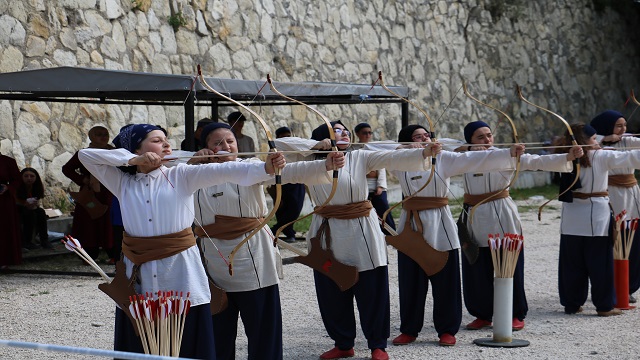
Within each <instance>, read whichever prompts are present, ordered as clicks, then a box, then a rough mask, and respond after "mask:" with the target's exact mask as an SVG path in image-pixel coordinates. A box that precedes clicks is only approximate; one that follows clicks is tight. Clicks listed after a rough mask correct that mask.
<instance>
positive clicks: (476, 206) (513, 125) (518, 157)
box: [462, 80, 520, 223]
mask: <svg viewBox="0 0 640 360" xmlns="http://www.w3.org/2000/svg"><path fill="white" fill-rule="evenodd" d="M462 89H463V91H464V94H465V95H466V96H467V97H468V98H469V99H471V100H473V101H475V102H476V103H478V104H480V105H482V106H485V107H488V108H489V109H492V110H493V111H496V112H498V113H499V114H501V115H502V116H504V118H505V119H507V121H509V124H510V125H511V131H512V132H513V142H514V143H516V144H517V143H519V142H520V139H519V137H518V130H517V129H516V124H515V123H514V122H513V120H512V119H511V118H510V117H509V115H507V114H506V113H505V112H504V111H502V110H500V109H498V108H496V107H494V106H491V105H489V104H487V103H485V102H482V101H480V100H478V99H477V98H475V97H474V96H472V95H471V94H470V93H469V89H468V88H467V84H466V83H465V81H464V80H463V81H462ZM519 173H520V155H518V156H517V157H516V171H515V173H514V174H513V177H512V178H511V181H509V184H508V185H507V186H506V187H505V188H504V189H502V190H501V191H498V192H496V193H495V194H493V195H491V196H489V197H487V198H485V199H483V200H482V201H480V202H479V203H477V204H476V205H474V206H473V207H472V208H471V211H470V213H469V223H473V214H474V213H475V211H476V209H477V208H478V206H480V205H482V204H484V203H486V202H488V201H489V200H491V199H492V198H494V197H496V196H497V195H498V194H499V193H501V192H502V191H504V190H507V189H509V188H510V187H511V186H512V185H513V184H514V183H515V181H516V179H517V178H518V174H519Z"/></svg>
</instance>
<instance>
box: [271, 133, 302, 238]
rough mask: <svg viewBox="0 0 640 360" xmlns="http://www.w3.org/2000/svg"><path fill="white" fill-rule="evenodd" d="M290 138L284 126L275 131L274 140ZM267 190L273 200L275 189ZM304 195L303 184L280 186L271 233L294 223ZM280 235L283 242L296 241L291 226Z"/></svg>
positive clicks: (272, 187) (298, 214) (300, 209)
mask: <svg viewBox="0 0 640 360" xmlns="http://www.w3.org/2000/svg"><path fill="white" fill-rule="evenodd" d="M290 136H291V129H289V128H288V127H286V126H283V127H281V128H278V129H277V130H276V139H280V138H285V137H290ZM285 157H286V156H285ZM287 162H289V159H287ZM268 190H269V194H270V195H271V197H273V198H275V187H274V186H270V187H269V189H268ZM304 194H305V189H304V184H282V197H281V200H280V207H279V208H278V210H276V223H275V224H274V225H273V226H272V227H271V231H272V232H273V233H274V234H275V233H276V231H277V230H278V229H279V228H280V227H281V226H284V225H285V224H287V223H290V222H292V221H294V220H295V219H297V218H298V216H300V212H301V211H302V206H303V204H304ZM282 233H283V234H284V236H285V238H284V241H286V242H288V243H292V242H295V241H296V231H295V230H294V229H293V225H289V226H287V227H286V228H284V229H283V230H282Z"/></svg>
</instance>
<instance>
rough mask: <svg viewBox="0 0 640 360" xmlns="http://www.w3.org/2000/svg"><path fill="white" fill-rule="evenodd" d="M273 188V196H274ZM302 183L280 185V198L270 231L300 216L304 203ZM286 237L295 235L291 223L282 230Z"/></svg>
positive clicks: (274, 230)
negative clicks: (274, 221) (274, 220)
mask: <svg viewBox="0 0 640 360" xmlns="http://www.w3.org/2000/svg"><path fill="white" fill-rule="evenodd" d="M275 194H276V193H275V188H274V190H273V195H272V196H273V197H274V198H275ZM304 194H305V190H304V184H284V185H282V198H281V201H280V207H278V210H276V220H277V222H276V224H275V225H273V226H272V227H271V231H272V232H273V233H274V234H275V233H276V230H278V229H279V228H280V227H281V226H283V225H284V224H286V223H289V222H291V221H293V220H295V219H297V218H298V216H300V211H302V206H303V205H304ZM282 233H283V234H284V235H285V236H286V237H295V236H296V231H295V230H293V225H289V226H287V227H286V228H284V229H283V230H282Z"/></svg>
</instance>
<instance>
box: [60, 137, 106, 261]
mask: <svg viewBox="0 0 640 360" xmlns="http://www.w3.org/2000/svg"><path fill="white" fill-rule="evenodd" d="M89 140H91V142H90V143H89V148H92V149H107V150H108V149H113V146H111V145H109V130H107V129H106V128H105V127H103V126H95V127H93V128H92V129H91V130H89ZM62 173H63V174H64V175H65V176H66V177H68V178H69V179H71V180H72V181H73V182H74V183H76V184H77V185H78V186H80V192H82V191H85V192H88V191H91V192H92V196H93V197H95V203H99V204H95V203H94V208H95V207H96V205H97V207H103V206H106V207H107V209H106V211H105V212H104V213H103V214H102V215H99V214H97V213H93V212H92V213H90V212H89V211H90V210H88V208H85V207H84V206H83V205H82V204H80V203H78V202H76V207H75V209H74V211H73V224H72V225H71V235H72V236H73V237H75V238H77V239H78V240H80V243H81V244H82V247H83V248H84V249H85V250H86V251H87V253H88V254H89V256H91V257H92V258H94V259H97V258H98V255H99V252H100V247H102V248H103V249H105V250H107V252H109V251H110V249H111V247H112V244H113V243H112V241H113V234H112V229H111V217H110V215H109V209H108V207H109V206H110V205H111V197H112V195H111V193H110V192H109V190H107V189H106V188H105V187H104V186H103V185H102V184H100V182H99V181H98V180H97V179H96V178H94V177H93V176H92V175H91V173H89V171H88V170H87V169H86V168H85V167H84V165H82V163H81V162H80V159H78V153H77V152H76V153H75V154H74V155H73V157H72V158H71V159H69V161H68V162H67V163H66V164H65V165H63V166H62ZM83 263H84V262H83Z"/></svg>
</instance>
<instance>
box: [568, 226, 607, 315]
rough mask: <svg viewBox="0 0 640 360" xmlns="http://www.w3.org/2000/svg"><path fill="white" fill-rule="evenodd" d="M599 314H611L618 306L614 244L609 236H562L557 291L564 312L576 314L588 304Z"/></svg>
mask: <svg viewBox="0 0 640 360" xmlns="http://www.w3.org/2000/svg"><path fill="white" fill-rule="evenodd" d="M589 281H591V301H592V302H593V304H594V305H595V306H596V310H597V311H609V310H611V309H613V305H614V304H615V302H616V293H615V289H614V284H613V244H612V242H611V239H610V237H609V236H593V237H591V236H575V235H564V234H563V235H561V236H560V260H559V266H558V288H559V291H560V304H562V305H563V306H564V307H565V312H568V313H574V312H576V311H577V310H578V308H579V307H580V306H582V305H583V304H584V303H585V301H587V295H588V291H589Z"/></svg>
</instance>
